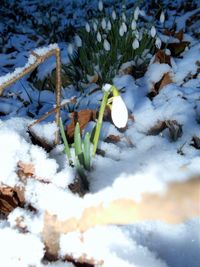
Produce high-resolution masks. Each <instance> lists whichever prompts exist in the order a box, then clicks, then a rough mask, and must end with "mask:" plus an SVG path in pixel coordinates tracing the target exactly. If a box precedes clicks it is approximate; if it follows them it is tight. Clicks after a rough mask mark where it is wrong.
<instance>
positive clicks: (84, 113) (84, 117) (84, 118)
mask: <svg viewBox="0 0 200 267" xmlns="http://www.w3.org/2000/svg"><path fill="white" fill-rule="evenodd" d="M71 119H72V121H71V123H70V124H69V125H68V126H67V127H66V130H65V131H66V134H67V137H68V138H69V139H73V138H74V130H75V126H76V123H77V122H79V124H80V129H81V131H82V130H83V129H84V128H85V126H86V125H87V124H88V122H89V121H94V120H95V119H96V110H92V109H83V110H80V111H78V112H72V113H71Z"/></svg>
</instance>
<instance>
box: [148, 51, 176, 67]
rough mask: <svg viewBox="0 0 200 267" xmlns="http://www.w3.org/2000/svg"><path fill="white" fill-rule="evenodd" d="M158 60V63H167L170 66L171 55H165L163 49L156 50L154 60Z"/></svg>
mask: <svg viewBox="0 0 200 267" xmlns="http://www.w3.org/2000/svg"><path fill="white" fill-rule="evenodd" d="M155 62H158V63H160V64H163V63H165V64H168V65H169V66H170V67H171V66H172V64H171V57H170V56H169V55H166V54H165V52H164V51H163V50H158V52H157V53H156V54H155V59H154V62H153V63H155Z"/></svg>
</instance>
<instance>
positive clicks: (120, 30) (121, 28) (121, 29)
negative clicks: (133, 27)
mask: <svg viewBox="0 0 200 267" xmlns="http://www.w3.org/2000/svg"><path fill="white" fill-rule="evenodd" d="M119 35H120V36H121V37H122V36H124V28H123V26H122V25H121V26H120V28H119Z"/></svg>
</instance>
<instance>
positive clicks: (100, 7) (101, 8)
mask: <svg viewBox="0 0 200 267" xmlns="http://www.w3.org/2000/svg"><path fill="white" fill-rule="evenodd" d="M98 9H99V11H102V10H103V1H99V2H98Z"/></svg>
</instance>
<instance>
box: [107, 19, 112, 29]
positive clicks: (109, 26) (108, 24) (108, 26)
mask: <svg viewBox="0 0 200 267" xmlns="http://www.w3.org/2000/svg"><path fill="white" fill-rule="evenodd" d="M111 28H112V25H111V22H110V20H109V21H108V22H107V29H108V31H110V30H111Z"/></svg>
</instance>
